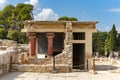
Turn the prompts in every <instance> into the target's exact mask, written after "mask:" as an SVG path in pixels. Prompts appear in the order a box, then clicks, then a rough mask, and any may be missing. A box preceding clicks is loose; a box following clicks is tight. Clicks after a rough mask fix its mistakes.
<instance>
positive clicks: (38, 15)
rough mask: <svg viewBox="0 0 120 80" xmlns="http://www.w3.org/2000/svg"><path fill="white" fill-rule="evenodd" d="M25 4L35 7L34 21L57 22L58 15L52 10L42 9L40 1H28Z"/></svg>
mask: <svg viewBox="0 0 120 80" xmlns="http://www.w3.org/2000/svg"><path fill="white" fill-rule="evenodd" d="M24 3H25V4H31V5H33V6H34V10H33V16H34V20H42V21H43V20H57V18H58V15H57V14H56V13H55V12H54V11H53V10H52V9H42V8H40V3H39V0H28V1H26V2H24Z"/></svg>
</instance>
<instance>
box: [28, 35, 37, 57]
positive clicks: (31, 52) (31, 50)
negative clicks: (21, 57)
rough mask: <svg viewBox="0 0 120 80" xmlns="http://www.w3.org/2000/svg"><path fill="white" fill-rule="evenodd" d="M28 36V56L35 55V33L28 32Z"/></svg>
mask: <svg viewBox="0 0 120 80" xmlns="http://www.w3.org/2000/svg"><path fill="white" fill-rule="evenodd" d="M28 38H29V56H30V57H32V56H36V53H35V52H36V51H35V50H36V35H35V33H30V34H28Z"/></svg>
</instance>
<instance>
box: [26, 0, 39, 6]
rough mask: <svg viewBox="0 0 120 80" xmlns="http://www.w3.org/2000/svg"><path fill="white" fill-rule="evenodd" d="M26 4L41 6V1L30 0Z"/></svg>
mask: <svg viewBox="0 0 120 80" xmlns="http://www.w3.org/2000/svg"><path fill="white" fill-rule="evenodd" d="M25 4H31V5H33V6H36V5H38V4H39V1H38V0H29V1H26V2H25Z"/></svg>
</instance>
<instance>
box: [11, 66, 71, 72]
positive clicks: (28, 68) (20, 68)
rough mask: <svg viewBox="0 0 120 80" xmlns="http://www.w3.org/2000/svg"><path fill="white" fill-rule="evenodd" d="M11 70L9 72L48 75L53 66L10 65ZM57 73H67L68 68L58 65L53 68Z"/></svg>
mask: <svg viewBox="0 0 120 80" xmlns="http://www.w3.org/2000/svg"><path fill="white" fill-rule="evenodd" d="M12 66H13V68H12V69H11V71H17V72H40V73H50V72H53V65H51V64H47V65H36V64H23V65H19V64H16V65H12ZM55 68H56V70H57V72H69V70H70V69H69V66H68V65H63V64H61V65H60V64H59V65H56V66H55Z"/></svg>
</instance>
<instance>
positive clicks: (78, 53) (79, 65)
mask: <svg viewBox="0 0 120 80" xmlns="http://www.w3.org/2000/svg"><path fill="white" fill-rule="evenodd" d="M84 64H85V44H82V43H74V44H73V69H80V70H84V69H85V66H84Z"/></svg>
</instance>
